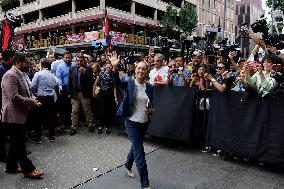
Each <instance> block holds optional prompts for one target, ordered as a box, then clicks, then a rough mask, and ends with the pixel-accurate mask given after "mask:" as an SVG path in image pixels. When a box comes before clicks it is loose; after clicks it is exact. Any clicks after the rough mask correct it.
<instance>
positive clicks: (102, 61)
mask: <svg viewBox="0 0 284 189" xmlns="http://www.w3.org/2000/svg"><path fill="white" fill-rule="evenodd" d="M248 32H250V35H251V37H252V39H254V40H255V42H256V43H257V45H256V47H255V48H254V49H253V51H252V52H251V57H250V58H249V59H248V60H246V59H241V58H236V55H237V54H236V52H235V51H230V52H229V53H228V54H227V55H226V56H216V57H214V58H215V59H216V62H217V63H216V64H214V65H212V63H211V62H210V61H209V58H208V56H207V55H206V51H202V50H194V51H192V52H191V53H190V54H191V56H190V61H186V59H187V58H186V57H184V56H182V55H180V54H176V55H174V56H172V58H171V59H170V60H169V61H168V62H167V61H166V60H165V58H164V57H165V56H164V54H160V53H158V54H149V55H148V56H144V55H143V54H139V55H138V56H132V57H126V58H122V57H121V56H120V55H119V54H117V53H116V52H115V51H113V52H111V53H103V54H101V55H95V56H94V57H90V56H88V55H86V54H84V53H82V52H78V53H76V54H72V53H70V52H65V53H64V55H62V57H60V56H58V55H57V54H53V53H49V54H48V56H47V57H46V58H45V59H41V60H36V59H33V58H32V57H30V56H28V54H24V53H16V54H15V53H13V52H12V51H4V52H3V53H2V62H1V64H0V77H1V78H0V79H1V80H2V82H1V88H2V91H1V96H2V101H1V103H2V126H1V127H0V129H1V132H0V134H1V136H0V140H1V141H0V143H1V144H0V145H1V146H0V158H1V161H7V150H6V149H5V142H6V135H9V136H10V140H11V139H12V142H11V144H10V151H9V156H11V157H15V155H16V154H17V152H16V151H19V150H21V151H22V152H23V153H26V149H25V148H26V147H25V146H22V147H18V146H17V147H15V146H16V145H14V146H13V144H16V143H17V142H22V143H24V140H25V137H24V135H25V131H21V135H22V136H21V137H20V138H21V139H19V136H18V135H19V134H18V135H11V134H10V132H11V131H10V129H7V127H9V126H7V124H11V123H13V124H14V123H15V122H16V123H17V124H18V125H25V124H26V122H27V125H28V135H29V137H30V138H31V140H32V141H33V142H34V143H35V144H41V143H42V135H43V134H44V133H46V135H47V137H48V139H49V141H50V142H54V141H55V137H56V133H57V134H58V133H59V134H64V133H66V132H67V131H68V132H69V134H70V135H71V136H73V135H75V134H77V132H78V127H84V126H85V127H87V128H88V130H89V132H91V133H93V132H95V131H96V132H97V134H102V133H105V134H110V133H111V126H112V125H116V126H117V125H119V124H121V120H119V119H114V118H115V117H116V116H115V115H116V112H117V110H118V106H119V104H121V102H122V101H123V98H124V96H125V91H124V90H123V89H122V88H121V86H120V85H118V83H117V81H116V79H115V76H116V75H118V76H119V78H120V79H122V80H123V79H124V78H126V77H130V78H134V77H135V74H134V73H135V66H136V65H137V63H139V62H145V64H147V67H148V68H149V75H148V82H149V83H150V84H151V85H153V86H174V87H192V88H196V90H197V91H198V102H197V107H198V110H197V111H199V114H200V115H205V117H207V116H208V109H209V100H208V91H210V89H216V90H218V91H220V92H221V93H224V92H226V91H228V90H234V91H239V92H243V91H247V92H257V93H259V94H260V95H261V96H262V97H265V96H266V95H269V94H271V93H283V87H284V86H283V82H284V78H283V77H284V76H283V54H281V53H279V51H278V50H277V49H276V48H275V47H272V46H265V44H264V43H263V41H262V40H260V39H258V38H257V37H256V36H255V35H254V33H253V32H252V31H248ZM260 47H261V48H262V49H263V50H264V52H265V55H264V56H261V57H258V56H257V55H258V51H259V49H260ZM252 57H254V60H252ZM13 74H14V75H13ZM14 76H15V77H18V78H17V79H15V78H14ZM2 78H3V79H2ZM20 88H26V89H27V92H25V91H24V89H23V91H24V92H23V91H21V92H22V94H21V95H18V94H16V93H15V90H16V89H18V90H20ZM21 90H22V89H21ZM12 103H15V104H16V105H17V104H18V105H20V106H28V107H29V108H28V110H29V112H25V111H26V110H22V109H21V107H18V106H16V105H13V104H12ZM156 108H159V107H156ZM18 112H21V113H23V114H24V115H25V116H24V117H23V118H22V119H20V118H16V117H17V116H18ZM14 119H15V120H16V121H14ZM11 120H13V121H11ZM206 121H207V120H206V119H203V116H200V120H199V121H198V125H197V126H196V128H195V131H194V135H195V136H194V137H193V138H195V140H197V142H196V143H197V145H198V146H199V147H200V148H203V150H202V151H203V152H208V151H209V150H212V151H213V153H214V155H219V154H220V152H221V151H220V150H218V149H211V148H210V147H207V146H206V144H205V138H206ZM5 126H6V127H5ZM14 127H16V126H15V125H14ZM46 131H47V132H46ZM13 132H15V131H13ZM7 133H9V134H7ZM17 137H18V138H17ZM11 148H15V149H13V150H11ZM11 151H12V152H11ZM13 153H14V154H13ZM23 159H24V160H23ZM21 161H22V162H20V164H22V165H24V164H25V165H24V166H26V167H27V168H24V169H25V171H26V172H24V173H25V174H26V176H27V177H41V176H42V174H43V173H42V172H40V171H37V170H35V168H34V166H33V165H32V163H31V162H30V161H29V160H28V159H27V158H26V156H25V157H24V158H22V159H21ZM22 165H21V167H22V168H23V166H22ZM17 167H18V166H17V165H16V164H15V159H14V160H13V161H11V160H10V162H9V161H8V163H7V167H6V168H7V172H17V171H20V170H18V169H16V168H17ZM33 170H34V171H33ZM30 173H31V174H30Z"/></svg>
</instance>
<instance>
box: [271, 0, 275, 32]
mask: <svg viewBox="0 0 284 189" xmlns="http://www.w3.org/2000/svg"><path fill="white" fill-rule="evenodd" d="M274 5H275V0H272V10H271V34H272V35H273V33H274V32H273V25H274Z"/></svg>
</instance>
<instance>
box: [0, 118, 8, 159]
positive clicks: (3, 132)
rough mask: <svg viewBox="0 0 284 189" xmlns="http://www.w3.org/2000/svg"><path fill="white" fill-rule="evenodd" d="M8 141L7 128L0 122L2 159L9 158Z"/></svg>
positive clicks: (0, 155)
mask: <svg viewBox="0 0 284 189" xmlns="http://www.w3.org/2000/svg"><path fill="white" fill-rule="evenodd" d="M6 140H7V132H6V127H5V125H4V124H2V122H0V159H1V158H3V157H6V156H7V151H6V147H5V144H6Z"/></svg>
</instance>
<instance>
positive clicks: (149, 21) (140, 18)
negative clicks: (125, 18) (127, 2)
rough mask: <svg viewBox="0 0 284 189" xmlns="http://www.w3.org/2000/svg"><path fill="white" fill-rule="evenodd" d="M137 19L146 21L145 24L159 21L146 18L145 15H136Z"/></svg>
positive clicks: (153, 23) (155, 23) (156, 23)
mask: <svg viewBox="0 0 284 189" xmlns="http://www.w3.org/2000/svg"><path fill="white" fill-rule="evenodd" d="M135 21H138V22H142V23H145V24H150V25H158V22H157V21H155V20H153V19H149V18H145V17H143V16H139V15H135Z"/></svg>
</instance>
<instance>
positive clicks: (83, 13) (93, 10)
mask: <svg viewBox="0 0 284 189" xmlns="http://www.w3.org/2000/svg"><path fill="white" fill-rule="evenodd" d="M99 13H100V8H99V7H93V8H89V9H85V10H81V11H78V12H76V13H75V18H81V17H85V16H90V15H96V14H99Z"/></svg>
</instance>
